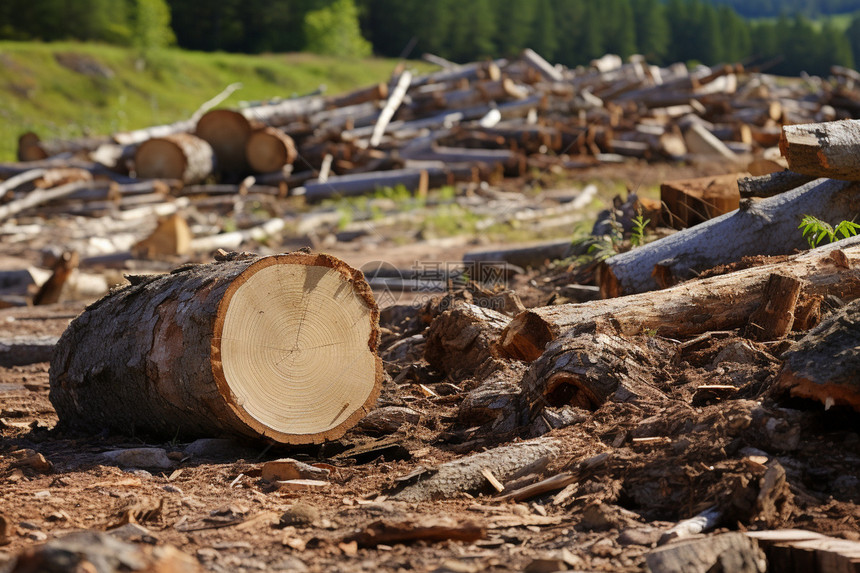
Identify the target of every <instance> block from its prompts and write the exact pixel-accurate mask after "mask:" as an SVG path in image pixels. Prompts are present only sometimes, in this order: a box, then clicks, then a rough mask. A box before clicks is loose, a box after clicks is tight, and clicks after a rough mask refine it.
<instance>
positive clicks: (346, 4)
mask: <svg viewBox="0 0 860 573" xmlns="http://www.w3.org/2000/svg"><path fill="white" fill-rule="evenodd" d="M304 30H305V40H306V43H305V49H306V50H307V51H309V52H312V53H314V54H323V55H327V56H338V57H351V58H365V57H367V56H369V55H370V54H371V52H372V47H371V45H370V42H368V41H367V40H365V39H364V38H363V37H362V36H361V30H360V29H359V27H358V9H357V8H356V7H355V3H354V2H353V1H352V0H335V1H334V2H333V3H332V4H331V5H330V6H327V7H325V8H321V9H319V10H314V11H313V12H308V13H307V14H305V25H304Z"/></svg>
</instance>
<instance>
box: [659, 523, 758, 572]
mask: <svg viewBox="0 0 860 573" xmlns="http://www.w3.org/2000/svg"><path fill="white" fill-rule="evenodd" d="M645 563H646V564H647V565H648V571H650V572H651V573H681V572H683V573H709V572H712V571H726V572H728V571H732V573H764V572H765V571H768V568H767V560H766V559H765V556H764V553H763V552H762V550H761V549H760V548H759V546H758V543H756V541H755V539H752V538H750V537H747V536H746V535H744V534H743V533H741V532H738V531H732V532H730V533H723V534H721V535H714V536H711V537H702V538H698V539H691V540H689V541H680V542H677V543H672V544H670V545H666V546H664V547H660V548H658V549H655V550H653V551H652V552H651V553H649V554H648V555H646V556H645Z"/></svg>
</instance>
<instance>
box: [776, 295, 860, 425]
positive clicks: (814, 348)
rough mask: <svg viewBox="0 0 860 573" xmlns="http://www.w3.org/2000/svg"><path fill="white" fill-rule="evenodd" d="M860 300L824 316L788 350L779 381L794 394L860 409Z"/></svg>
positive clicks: (826, 405) (859, 410) (780, 384)
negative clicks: (859, 379)
mask: <svg viewBox="0 0 860 573" xmlns="http://www.w3.org/2000/svg"><path fill="white" fill-rule="evenodd" d="M858 348H860V301H854V302H853V303H851V304H849V305H847V306H846V307H844V308H843V309H841V310H839V311H837V312H836V313H834V314H833V315H831V316H829V317H827V318H826V319H824V320H823V321H822V322H821V324H819V325H818V326H817V327H815V328H813V329H812V330H811V331H810V332H809V333H808V334H807V335H806V336H805V337H804V338H802V339H801V340H800V341H799V342H798V343H797V344H795V345H794V346H793V347H792V348H791V350H789V351H788V352H787V353H786V356H785V366H784V367H783V369H782V372H781V373H780V375H779V378H778V382H777V384H778V385H779V386H780V387H782V388H785V389H787V390H790V391H791V395H792V396H799V397H802V398H813V399H816V400H818V401H820V402H821V403H823V404H824V406H825V408H829V407H830V406H832V405H844V406H850V407H852V408H854V409H855V410H857V411H858V412H860V382H858V377H857V372H858V371H860V350H858Z"/></svg>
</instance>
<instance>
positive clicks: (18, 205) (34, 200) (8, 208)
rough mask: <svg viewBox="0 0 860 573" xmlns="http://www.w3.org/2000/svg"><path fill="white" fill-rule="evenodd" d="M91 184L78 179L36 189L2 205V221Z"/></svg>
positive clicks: (0, 219) (0, 215) (0, 214)
mask: <svg viewBox="0 0 860 573" xmlns="http://www.w3.org/2000/svg"><path fill="white" fill-rule="evenodd" d="M88 185H89V182H88V181H76V182H74V183H68V184H66V185H60V186H59V187H53V188H51V189H36V190H35V191H32V192H31V193H29V194H27V195H25V196H24V197H22V198H20V199H16V200H14V201H12V202H11V203H7V204H5V205H0V221H2V220H3V219H7V218H9V217H11V216H12V215H15V214H17V213H20V212H21V211H24V210H25V209H29V208H30V207H35V206H37V205H41V204H43V203H47V202H48V201H53V200H54V199H59V198H61V197H65V196H67V195H71V194H72V193H74V192H75V191H77V190H79V189H83V188H85V187H87V186H88Z"/></svg>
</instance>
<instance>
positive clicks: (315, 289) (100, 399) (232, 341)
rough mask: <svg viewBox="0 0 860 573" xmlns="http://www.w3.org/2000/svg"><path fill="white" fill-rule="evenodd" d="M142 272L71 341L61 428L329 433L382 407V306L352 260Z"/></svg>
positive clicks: (282, 438)
mask: <svg viewBox="0 0 860 573" xmlns="http://www.w3.org/2000/svg"><path fill="white" fill-rule="evenodd" d="M227 258H230V257H227ZM133 282H134V283H135V284H133V285H131V286H128V287H125V288H122V289H119V290H116V291H114V292H112V293H111V294H110V295H108V296H107V297H105V298H103V299H101V300H100V301H99V302H97V303H95V304H94V305H92V306H90V307H89V308H88V309H87V310H86V311H84V313H83V314H82V315H81V316H79V317H78V318H77V319H76V320H74V321H73V322H72V323H71V324H70V325H69V328H68V329H67V330H66V332H65V333H64V334H63V336H62V337H61V339H60V342H59V343H58V344H57V351H56V353H55V355H54V358H53V361H52V363H51V370H50V380H51V391H50V399H51V402H52V404H53V405H54V408H55V409H56V411H57V414H58V416H59V419H60V423H61V424H63V425H65V426H67V427H76V428H81V429H83V430H87V431H90V432H98V431H100V430H101V429H102V428H104V427H107V428H112V429H114V430H116V431H119V432H126V433H128V432H132V431H138V432H146V433H152V434H156V435H160V436H170V437H175V436H176V435H177V434H179V435H182V436H207V437H212V436H215V435H223V434H233V435H239V436H249V437H254V438H265V439H268V440H272V441H275V442H280V443H292V444H299V443H311V442H314V443H317V442H321V441H323V440H326V439H331V438H336V437H338V436H340V435H342V434H343V433H344V432H345V431H346V430H347V429H349V428H350V427H352V426H353V425H354V424H355V423H356V422H358V420H359V419H360V418H361V417H362V416H363V415H364V414H365V413H366V412H367V411H368V410H369V409H370V408H371V407H372V406H373V405H374V403H375V400H376V396H377V394H378V392H379V387H380V384H381V381H382V373H383V371H382V363H381V360H380V359H379V358H378V356H377V355H376V349H377V338H378V316H379V311H378V309H377V306H376V302H375V301H374V300H373V295H372V294H371V292H370V289H369V287H368V286H367V284H366V283H365V282H364V278H363V277H362V275H361V272H360V271H357V270H355V269H352V268H350V267H349V266H347V265H346V264H345V263H343V262H342V261H340V260H338V259H335V258H334V257H331V256H328V255H322V254H320V255H311V254H305V253H301V252H296V253H289V254H284V255H275V256H270V257H262V258H256V257H251V258H242V257H238V256H237V257H236V258H235V259H234V260H226V261H222V262H217V263H213V264H207V265H191V266H187V267H182V268H180V269H177V270H176V271H174V272H173V273H171V274H168V275H162V276H153V277H138V278H136V279H133Z"/></svg>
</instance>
